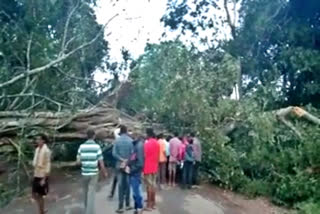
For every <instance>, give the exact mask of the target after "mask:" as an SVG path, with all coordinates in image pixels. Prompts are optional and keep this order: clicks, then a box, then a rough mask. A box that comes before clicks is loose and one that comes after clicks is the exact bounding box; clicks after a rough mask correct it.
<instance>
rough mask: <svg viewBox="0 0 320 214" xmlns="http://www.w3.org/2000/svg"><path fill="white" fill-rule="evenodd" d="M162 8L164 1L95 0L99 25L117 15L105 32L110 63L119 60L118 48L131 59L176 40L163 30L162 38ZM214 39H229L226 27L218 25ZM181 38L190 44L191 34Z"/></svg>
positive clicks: (98, 77) (174, 34)
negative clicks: (155, 45) (150, 45)
mask: <svg viewBox="0 0 320 214" xmlns="http://www.w3.org/2000/svg"><path fill="white" fill-rule="evenodd" d="M221 2H222V1H220V3H221ZM166 7H167V0H99V1H98V5H97V7H96V8H95V12H96V16H97V21H98V22H99V23H100V24H105V23H107V22H108V20H109V19H110V18H111V17H113V16H114V15H116V14H119V15H118V16H117V17H116V18H115V19H113V20H112V21H111V22H110V23H109V25H108V26H107V28H106V30H105V38H106V40H107V41H108V42H109V47H110V51H109V54H110V58H111V60H112V61H121V59H122V57H121V48H122V47H124V48H126V49H127V50H129V52H130V54H131V55H132V57H133V58H135V59H137V58H138V57H139V56H140V55H141V54H143V53H144V48H145V46H146V44H147V43H159V42H160V40H170V39H174V38H176V37H177V36H178V32H168V31H166V33H167V37H166V38H165V39H164V38H162V34H163V33H164V32H165V27H164V25H163V23H161V22H160V19H161V17H162V16H163V15H164V14H165V12H166ZM210 13H213V14H215V15H217V16H224V12H223V11H221V10H215V11H210ZM231 15H232V14H231ZM202 33H203V35H210V32H209V31H207V32H202ZM218 37H219V38H220V39H228V37H229V38H230V29H229V27H228V26H222V27H221V29H220V33H219V35H218ZM181 39H182V40H183V41H184V42H185V43H188V41H192V37H191V33H190V34H187V35H185V36H183V37H182V38H181ZM194 42H195V41H193V43H194ZM199 47H200V45H199ZM200 49H201V47H200ZM128 72H129V71H126V72H124V73H123V75H122V78H121V79H126V77H127V76H128ZM110 78H112V76H111V75H110V74H108V73H106V72H97V73H96V75H95V79H96V80H97V81H99V82H104V81H106V80H108V79H110Z"/></svg>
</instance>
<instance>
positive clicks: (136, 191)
mask: <svg viewBox="0 0 320 214" xmlns="http://www.w3.org/2000/svg"><path fill="white" fill-rule="evenodd" d="M133 147H134V149H133V155H132V156H131V158H130V160H129V164H128V166H129V169H130V184H131V187H132V191H133V199H134V208H135V212H134V213H135V214H141V213H142V209H143V199H142V193H141V175H142V170H143V165H144V150H143V142H142V139H141V138H137V139H136V140H135V141H133Z"/></svg>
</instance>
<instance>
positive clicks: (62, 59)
mask: <svg viewBox="0 0 320 214" xmlns="http://www.w3.org/2000/svg"><path fill="white" fill-rule="evenodd" d="M118 15H119V14H116V15H114V16H113V17H111V18H110V19H109V20H108V22H107V23H106V24H105V25H104V26H103V27H102V28H101V30H100V32H99V33H97V35H96V36H95V37H94V38H93V39H92V40H90V41H89V42H86V43H84V44H82V45H80V46H78V47H77V48H75V49H73V50H72V51H70V52H69V53H67V54H62V55H61V56H60V57H59V56H58V57H57V58H56V59H55V60H53V61H51V62H49V63H48V64H46V65H43V66H40V67H38V68H35V69H31V70H29V71H26V72H24V73H21V74H19V75H17V76H15V77H13V78H11V79H10V80H8V81H6V82H3V83H0V88H4V87H7V86H9V85H12V84H13V83H15V82H17V81H19V80H21V79H23V78H25V77H27V76H31V75H35V74H38V73H41V72H43V71H45V70H47V69H49V68H51V67H52V66H54V65H56V64H58V63H60V62H62V61H64V60H65V59H67V58H68V57H70V56H71V55H73V54H74V53H76V52H77V51H79V50H81V49H83V48H86V47H88V46H90V45H91V44H93V43H94V42H95V41H96V40H97V39H98V38H99V37H100V36H101V34H102V33H103V32H104V29H105V28H106V26H108V24H109V23H110V22H111V21H112V20H113V19H114V18H116V17H117V16H118ZM59 55H60V54H59Z"/></svg>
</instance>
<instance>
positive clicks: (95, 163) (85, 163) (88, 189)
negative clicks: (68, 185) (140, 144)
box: [77, 129, 107, 214]
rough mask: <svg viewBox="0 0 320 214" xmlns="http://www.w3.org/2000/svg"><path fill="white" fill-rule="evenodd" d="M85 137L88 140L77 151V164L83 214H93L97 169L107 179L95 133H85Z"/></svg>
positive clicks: (91, 130)
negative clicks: (80, 175) (79, 171)
mask: <svg viewBox="0 0 320 214" xmlns="http://www.w3.org/2000/svg"><path fill="white" fill-rule="evenodd" d="M87 137H88V140H87V141H86V142H85V143H83V144H81V145H80V147H79V149H78V155H77V162H78V163H81V172H82V176H83V185H84V205H85V214H94V213H95V194H96V186H97V183H98V173H99V167H100V169H101V172H102V173H103V176H104V177H107V171H106V169H105V166H104V162H103V156H102V151H101V147H100V146H99V145H98V144H97V143H96V142H95V140H94V139H95V132H94V130H93V129H89V130H88V131H87Z"/></svg>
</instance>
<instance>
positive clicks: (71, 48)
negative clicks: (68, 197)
mask: <svg viewBox="0 0 320 214" xmlns="http://www.w3.org/2000/svg"><path fill="white" fill-rule="evenodd" d="M95 5H96V2H95V1H92V0H85V1H77V0H68V1H55V0H50V1H49V0H48V1H43V0H32V1H26V0H2V1H1V2H0V26H1V31H0V32H1V33H0V92H1V95H0V133H1V135H3V136H4V135H5V138H2V136H1V139H0V155H1V156H0V161H1V163H2V162H6V163H8V164H12V163H16V162H17V161H18V162H19V164H18V165H17V167H15V168H14V169H13V168H12V171H11V172H10V173H11V178H12V177H15V175H16V173H20V174H23V173H25V172H26V171H28V169H26V168H28V166H26V165H25V163H27V160H28V158H30V146H28V144H27V142H29V141H28V139H29V138H28V137H29V135H32V133H34V132H37V131H39V130H41V131H43V129H46V128H48V127H45V126H43V123H36V124H33V123H31V122H25V123H18V125H12V124H13V123H12V122H13V121H15V122H19V115H20V114H21V113H23V114H25V117H27V118H29V119H30V120H34V119H35V115H36V112H52V113H61V112H69V113H71V114H76V113H77V112H79V111H80V110H81V111H82V110H83V109H90V108H92V107H94V106H97V105H99V104H101V103H102V102H104V101H108V102H109V104H110V106H112V107H110V106H109V107H108V108H110V109H111V108H117V109H119V110H121V112H123V114H125V115H126V117H127V118H130V121H131V120H135V119H137V120H140V121H141V123H143V122H148V124H149V125H150V124H151V125H152V124H162V125H163V126H164V127H165V128H166V129H167V130H168V131H169V132H173V131H179V132H180V133H181V134H184V133H189V132H190V131H195V132H196V133H198V135H199V137H200V138H201V140H202V142H203V146H204V148H205V149H204V151H205V154H204V155H205V157H204V162H203V164H202V166H201V167H202V171H203V176H205V177H206V178H208V179H209V180H210V181H211V182H212V183H215V184H219V185H221V186H223V187H224V188H229V189H232V190H234V191H237V192H241V193H244V194H246V195H249V196H266V197H268V198H270V199H271V200H272V201H273V202H274V203H276V204H279V205H283V206H288V207H291V208H295V209H298V210H299V212H301V213H317V211H318V210H320V193H319V190H320V177H319V176H320V175H319V172H320V156H319V154H320V127H319V125H320V120H319V119H318V118H319V117H320V109H319V108H320V72H319V71H318V70H320V2H319V1H318V0H309V1H303V0H273V1H270V0H181V1H177V0H169V1H168V4H167V10H166V13H165V14H163V17H162V19H161V24H163V25H164V26H165V29H166V30H165V32H164V34H163V38H162V40H163V41H162V42H161V43H158V44H147V46H146V48H145V52H144V54H142V55H141V56H140V57H138V58H137V59H134V58H132V57H131V55H130V54H129V53H128V52H127V51H126V50H123V61H122V62H118V63H116V62H112V61H111V60H110V59H109V54H108V52H109V49H108V41H107V40H108V37H107V36H104V31H105V29H107V28H108V23H109V22H111V21H112V19H113V18H114V17H115V16H117V15H118V14H115V15H114V16H111V19H110V20H109V21H108V22H107V23H106V24H105V25H99V24H98V23H97V21H96V17H95V13H94V9H93V8H94V7H95ZM119 15H121V14H119ZM172 31H173V32H178V33H179V36H178V37H177V38H176V39H174V40H167V39H166V34H169V33H170V32H172ZM222 32H224V33H225V32H227V33H226V34H227V35H228V36H226V37H225V38H224V37H221V36H220V35H221V33H222ZM186 35H189V36H190V35H191V36H190V37H191V38H192V42H186V41H185V40H184V39H182V38H184V36H186ZM129 62H130V64H129ZM125 69H130V73H129V77H128V79H127V80H126V81H123V82H120V81H119V74H120V73H121V72H122V71H123V70H125ZM97 70H99V71H104V72H111V74H112V75H113V77H114V78H113V79H112V80H110V81H108V82H106V83H101V82H96V81H95V80H94V74H95V72H96V71H97ZM101 91H104V92H103V93H101ZM114 111H115V110H114ZM18 113H19V114H18ZM111 114H112V112H111ZM8 115H10V117H9V116H8ZM12 115H13V116H12ZM15 115H16V119H12V118H14V116H15ZM47 119H48V118H47ZM64 122H65V121H64ZM21 124H22V125H21ZM28 124H33V125H32V126H31V125H28ZM60 125H61V124H60ZM52 130H53V131H52ZM59 131H63V129H61V130H59V129H54V128H52V127H50V133H51V134H52V136H53V137H54V136H55V134H57V132H59ZM57 135H58V134H57ZM7 138H10V142H11V141H12V142H13V143H11V146H12V145H15V147H16V149H14V150H10V149H9V150H8V143H6V142H7V141H6V140H4V139H7ZM68 140H70V139H68ZM67 145H68V144H67ZM9 147H10V146H9ZM17 147H18V148H17ZM67 147H68V148H69V147H70V149H71V150H72V149H73V150H74V148H73V147H72V146H67ZM66 159H68V158H66ZM20 161H21V163H20ZM16 168H18V169H19V170H20V171H19V170H18V171H17V170H16ZM0 170H1V169H0ZM22 171H23V172H22ZM18 177H19V176H18ZM7 180H8V181H9V180H10V178H9V179H7ZM13 180H14V182H20V181H16V180H15V179H13ZM13 180H12V179H11V180H10V181H11V182H12V181H13ZM6 183H10V182H3V184H2V182H1V183H0V199H1V202H2V201H4V200H2V199H7V198H8V197H7V196H8V195H16V194H17V190H15V191H14V192H9V193H8V189H9V188H8V187H7V186H6V185H9V184H6ZM19 185H20V183H19ZM18 190H19V191H20V189H18Z"/></svg>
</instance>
